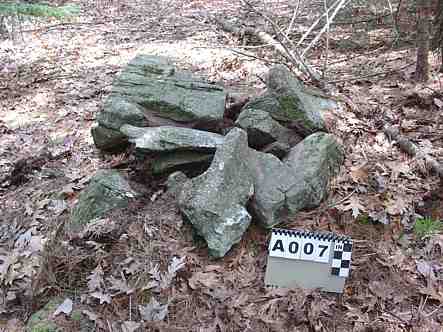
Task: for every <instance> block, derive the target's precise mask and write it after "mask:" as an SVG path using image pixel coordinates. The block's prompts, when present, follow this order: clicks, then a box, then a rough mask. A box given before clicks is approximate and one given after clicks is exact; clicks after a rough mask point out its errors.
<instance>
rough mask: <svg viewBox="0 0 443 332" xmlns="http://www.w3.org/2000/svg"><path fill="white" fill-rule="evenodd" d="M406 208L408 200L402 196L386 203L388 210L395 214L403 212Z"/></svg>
mask: <svg viewBox="0 0 443 332" xmlns="http://www.w3.org/2000/svg"><path fill="white" fill-rule="evenodd" d="M406 209H407V202H406V201H405V200H404V199H403V197H400V196H399V197H397V198H395V199H393V200H390V201H389V202H388V203H387V204H386V212H388V213H389V214H390V215H393V216H395V215H400V214H402V213H403V212H404V211H406Z"/></svg>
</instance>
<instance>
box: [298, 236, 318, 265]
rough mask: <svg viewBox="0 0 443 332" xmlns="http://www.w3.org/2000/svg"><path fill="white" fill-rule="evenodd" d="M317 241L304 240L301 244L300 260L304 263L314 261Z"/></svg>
mask: <svg viewBox="0 0 443 332" xmlns="http://www.w3.org/2000/svg"><path fill="white" fill-rule="evenodd" d="M317 243H318V240H316V239H314V238H309V237H307V238H304V239H303V242H302V248H301V249H302V250H301V254H300V259H303V260H305V261H315V252H316V248H317V246H318V244H317Z"/></svg>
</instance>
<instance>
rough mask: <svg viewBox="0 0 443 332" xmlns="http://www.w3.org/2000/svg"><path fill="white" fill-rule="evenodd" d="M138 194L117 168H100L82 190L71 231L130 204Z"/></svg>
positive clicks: (72, 220) (73, 213)
mask: <svg viewBox="0 0 443 332" xmlns="http://www.w3.org/2000/svg"><path fill="white" fill-rule="evenodd" d="M136 196H138V193H137V192H135V191H134V190H132V188H131V186H130V185H129V183H128V182H127V181H126V180H125V178H123V176H121V175H120V174H119V173H118V172H117V171H115V170H100V171H98V172H97V174H96V175H94V177H92V178H91V182H90V184H89V186H88V187H87V188H86V189H85V190H84V191H83V192H81V194H80V196H79V199H78V202H77V205H76V206H75V207H74V209H73V211H72V215H71V220H70V222H69V224H68V227H69V230H70V231H78V230H79V229H80V228H81V227H82V226H84V225H85V224H87V223H88V222H89V221H91V220H92V219H95V218H99V217H101V216H103V215H104V214H105V213H106V212H108V211H110V210H112V209H115V208H124V207H127V206H128V203H129V200H130V199H131V198H135V197H136Z"/></svg>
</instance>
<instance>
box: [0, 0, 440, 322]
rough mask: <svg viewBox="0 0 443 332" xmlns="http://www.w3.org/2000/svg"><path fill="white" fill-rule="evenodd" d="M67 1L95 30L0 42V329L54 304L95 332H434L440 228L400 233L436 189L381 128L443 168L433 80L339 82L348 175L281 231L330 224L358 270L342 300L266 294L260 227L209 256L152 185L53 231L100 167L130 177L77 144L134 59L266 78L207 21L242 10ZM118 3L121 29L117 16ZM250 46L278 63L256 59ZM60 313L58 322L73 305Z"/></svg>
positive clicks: (220, 76)
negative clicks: (154, 58)
mask: <svg viewBox="0 0 443 332" xmlns="http://www.w3.org/2000/svg"><path fill="white" fill-rule="evenodd" d="M77 2H78V3H80V5H81V6H82V11H83V14H82V17H81V19H84V21H80V22H89V23H91V24H79V25H78V28H76V29H72V30H71V29H64V28H63V29H62V30H57V29H54V30H52V31H51V30H47V31H46V30H44V25H43V30H42V31H43V32H42V33H40V32H36V33H34V34H33V35H32V36H30V35H26V34H25V35H24V38H26V43H16V45H12V44H9V43H8V42H3V41H2V42H1V43H0V57H2V58H3V57H6V58H8V61H7V62H6V63H9V65H8V66H7V68H6V70H3V71H2V73H1V75H2V78H4V77H6V76H7V79H5V80H4V81H5V82H8V83H7V85H6V88H5V89H3V85H2V89H1V90H0V97H1V98H0V115H2V116H1V118H2V119H3V120H2V121H1V122H0V130H1V133H2V138H1V139H2V145H1V146H0V180H1V181H0V203H1V207H2V209H1V212H0V213H1V215H0V220H1V223H0V239H1V243H0V291H1V295H2V296H1V300H0V312H1V313H2V314H3V315H7V316H5V317H7V322H6V323H5V324H3V323H1V324H2V325H0V328H3V325H4V326H8V327H7V328H10V327H11V326H14V328H15V326H19V325H14V324H13V323H11V322H14V320H17V317H18V318H19V321H26V319H27V318H28V317H29V315H30V314H31V313H32V312H33V309H32V308H36V307H39V306H41V305H43V304H44V303H45V302H47V300H48V299H49V297H50V295H51V294H60V295H65V298H68V297H69V298H72V302H73V303H74V305H75V304H78V303H81V304H82V305H83V306H85V308H87V309H84V310H83V313H84V315H85V317H88V319H89V320H91V321H93V322H94V324H95V325H96V326H97V328H98V330H103V331H105V330H109V329H110V327H116V328H115V329H116V330H118V328H120V329H121V330H122V331H137V329H138V330H143V329H145V330H152V331H154V330H160V331H174V330H178V331H184V330H185V331H186V330H188V331H189V330H195V331H197V330H201V331H283V330H288V331H290V330H294V331H308V330H314V331H329V330H337V331H351V330H355V331H370V330H383V331H410V330H417V331H418V330H420V331H437V330H438V328H439V327H441V324H442V323H443V307H442V304H443V302H442V301H443V293H442V292H443V285H442V280H443V263H442V258H441V257H442V253H443V240H442V235H441V234H435V235H433V236H431V237H430V238H428V239H426V240H420V239H418V238H416V237H415V236H414V234H413V232H412V227H411V225H413V223H414V221H415V220H416V219H417V215H418V214H422V215H425V214H432V215H437V216H441V215H443V213H442V212H441V211H442V209H443V207H442V205H441V204H440V205H438V204H437V203H435V204H434V203H433V204H432V205H429V204H428V202H430V201H431V200H430V197H440V196H438V195H439V191H438V187H439V186H441V184H440V183H439V182H438V179H437V178H436V177H435V176H433V174H432V173H430V172H429V167H428V165H426V163H424V162H423V160H422V159H421V158H420V157H421V156H420V155H418V156H416V157H415V158H410V157H409V156H407V155H405V154H404V153H403V152H401V150H400V149H399V148H398V147H397V145H396V144H395V142H394V141H390V140H389V139H388V138H387V137H386V136H385V135H384V134H383V132H382V131H381V130H380V119H383V121H388V122H389V124H391V125H396V126H398V127H399V128H400V129H401V130H402V132H403V133H404V134H405V135H407V136H408V138H410V139H411V140H413V141H414V142H416V143H417V145H418V146H419V147H420V149H421V153H422V154H429V155H432V156H433V157H435V158H436V159H437V160H439V161H440V162H442V161H443V145H442V142H443V140H441V137H442V136H441V135H442V130H443V127H442V126H441V123H443V122H442V121H441V119H442V117H443V114H442V100H443V97H442V96H441V94H439V93H435V92H434V91H439V88H438V84H439V80H440V79H441V77H439V76H438V75H437V79H436V80H434V81H432V82H431V83H430V84H429V88H431V89H432V90H431V89H425V88H423V87H421V86H414V84H412V83H409V82H410V81H409V80H410V77H409V76H408V75H410V74H408V70H405V71H399V72H394V73H393V74H392V75H386V76H384V77H383V79H374V80H360V81H358V80H357V81H353V82H343V83H340V84H339V85H340V90H341V91H343V93H344V94H346V95H348V97H350V99H351V100H352V102H353V104H354V106H355V107H353V108H352V109H347V108H346V109H345V111H344V112H342V113H340V114H336V118H337V119H338V120H337V123H336V124H335V127H334V128H333V132H334V134H336V135H337V136H339V137H341V138H342V140H343V142H344V146H345V148H346V159H347V160H346V164H345V167H344V168H343V169H342V171H341V173H340V174H339V176H338V177H337V178H336V180H335V182H334V183H332V192H331V195H330V197H329V198H328V200H327V201H326V202H325V203H324V204H323V205H322V206H321V207H320V208H318V209H316V210H313V211H311V212H302V213H300V214H299V215H298V216H297V217H296V218H294V219H293V220H290V221H288V223H287V225H286V226H287V227H298V228H308V229H314V230H322V229H324V230H331V231H336V232H339V233H345V234H347V235H350V236H351V237H352V238H353V239H354V240H355V243H356V245H355V252H354V257H353V272H352V275H351V277H350V278H349V280H348V282H347V285H346V289H345V292H344V294H343V296H341V297H337V296H335V295H332V294H325V293H320V292H318V291H315V290H314V291H304V290H300V289H296V290H288V289H267V288H265V287H264V285H263V277H264V269H265V266H266V248H267V240H268V233H267V232H266V231H264V230H262V229H260V228H258V227H251V229H250V230H248V232H247V234H246V235H245V237H244V239H243V240H242V241H241V242H240V243H239V245H238V246H236V247H235V248H234V249H233V250H232V252H231V253H229V254H228V256H227V257H225V258H224V259H223V260H220V261H216V262H214V261H211V260H209V259H208V257H207V250H206V249H205V248H204V247H202V246H201V245H200V243H199V242H198V241H195V234H193V231H192V228H191V227H190V226H189V225H188V224H187V223H183V222H182V219H181V216H180V215H179V213H178V211H177V207H176V206H175V204H174V199H173V198H172V197H170V196H169V195H168V194H167V193H164V192H163V184H162V183H161V181H160V182H155V181H154V182H153V183H152V184H150V185H149V186H148V187H147V188H145V189H144V196H143V198H140V200H139V201H138V202H136V203H134V206H130V207H129V208H127V209H124V210H122V211H116V212H112V213H111V214H110V215H108V216H106V217H105V218H103V219H100V220H96V221H95V222H94V223H91V225H89V226H88V228H87V229H86V230H85V232H84V233H83V234H79V236H78V238H69V239H68V238H60V237H59V236H56V235H58V234H59V233H58V229H59V226H60V225H62V224H63V223H64V222H66V220H67V218H68V213H69V210H70V208H71V207H72V206H73V205H74V204H75V201H76V198H77V196H78V193H79V191H80V190H82V189H83V188H84V187H85V185H86V184H87V183H88V181H89V179H90V177H91V176H92V174H93V173H94V172H95V170H97V169H99V168H106V167H117V168H121V167H123V168H125V169H126V170H127V171H128V172H132V174H135V175H137V174H140V173H141V172H142V170H141V169H139V168H137V167H138V166H137V165H134V162H133V160H129V159H128V160H125V158H127V157H128V156H125V155H121V156H114V157H112V158H106V157H101V156H99V155H98V153H97V152H96V151H95V148H94V147H93V144H92V142H91V139H90V136H89V131H90V128H91V126H92V122H91V120H92V119H94V117H95V114H97V112H98V110H100V108H101V107H102V103H103V100H104V98H105V97H106V95H107V94H108V93H109V91H110V86H111V83H112V80H113V78H114V77H115V75H116V74H117V73H118V71H119V70H120V69H121V68H122V66H124V64H125V63H127V61H128V60H129V59H131V58H132V57H133V56H134V55H135V54H137V53H139V52H150V53H155V54H163V55H170V56H175V57H177V58H178V61H179V63H180V64H181V65H182V66H183V67H184V68H188V69H191V70H193V71H194V72H197V73H199V74H205V75H206V76H207V77H208V78H209V79H210V80H212V81H214V82H216V81H220V80H224V82H226V83H227V84H229V85H230V88H232V89H234V90H235V89H241V88H242V87H244V86H242V85H241V84H243V85H244V84H247V85H249V87H253V89H256V91H259V90H260V89H261V88H262V87H263V85H262V83H261V82H260V80H259V79H258V78H257V76H260V75H264V73H266V71H267V68H268V65H267V64H266V63H263V62H260V61H259V60H257V59H251V58H247V57H244V56H242V55H239V53H235V52H231V51H228V50H226V49H225V48H226V46H228V47H229V48H235V47H236V46H237V45H238V40H236V39H235V38H232V37H230V36H226V35H223V34H221V33H219V32H216V31H215V29H214V27H213V26H212V25H209V26H208V24H210V23H208V22H207V21H206V14H207V13H209V12H211V13H219V14H221V13H223V14H224V15H228V16H229V15H230V16H232V17H237V16H238V15H242V13H243V12H242V8H241V7H239V3H238V2H230V1H211V2H209V1H190V2H189V1H172V2H171V3H168V4H166V3H163V2H157V1H153V2H152V3H145V4H144V6H137V10H134V4H132V3H128V4H126V5H125V6H126V7H125V8H123V7H122V6H120V7H119V6H118V5H117V4H116V3H115V4H113V5H111V6H110V7H108V8H104V10H103V11H102V12H101V13H100V14H99V13H97V11H96V8H94V6H93V5H92V3H91V2H87V1H77ZM279 8H282V9H283V10H284V9H285V7H284V6H283V7H278V6H277V7H276V8H275V10H276V12H278V9H279ZM117 9H118V10H120V12H119V13H120V14H119V15H123V16H122V17H124V19H122V20H119V21H117V22H114V23H113V22H112V20H111V18H112V17H113V16H114V15H116V11H117ZM91 12H93V13H96V15H97V16H96V17H93V16H91V15H90V13H91ZM153 13H157V14H156V15H154V14H153ZM281 17H282V18H283V17H285V16H284V15H282V16H281ZM98 18H99V20H97V19H98ZM94 20H95V21H94ZM191 22H192V24H190V23H191ZM343 33H344V34H345V33H346V32H345V31H343ZM185 39H186V41H184V40H185ZM155 40H157V42H153V41H155ZM159 40H161V41H159ZM208 45H211V46H218V47H220V48H219V49H218V51H217V50H215V51H214V49H213V48H212V49H210V48H208ZM178 49H179V50H181V53H177V50H178ZM10 50H14V52H15V57H14V59H11V58H10V57H9V56H8V54H9V53H10ZM314 52H318V51H317V50H314ZM331 52H333V51H331ZM386 53H389V52H386ZM256 54H257V55H258V56H259V57H263V58H265V59H266V58H268V59H272V58H273V56H272V54H270V53H269V52H268V51H266V50H260V49H258V50H257V53H256ZM334 56H336V57H337V59H340V58H341V57H342V56H343V55H342V54H340V53H339V52H337V53H335V54H334ZM392 56H393V57H394V58H395V57H396V58H398V59H403V60H396V61H395V62H394V61H393V62H390V63H389V65H391V66H395V65H397V66H403V65H404V63H403V62H402V61H405V60H406V58H407V53H405V52H403V53H401V52H397V51H395V50H392ZM366 60H367V61H369V63H370V64H371V66H375V67H376V66H380V67H382V66H385V62H386V59H385V58H384V57H383V56H380V57H377V54H376V53H375V54H374V55H373V56H372V57H371V56H370V55H368V56H367V57H366ZM366 60H365V61H366ZM364 63H365V62H363V57H360V58H355V60H352V59H351V60H347V62H346V66H337V68H336V69H337V70H336V71H335V68H331V70H330V71H329V73H330V75H336V78H342V76H343V74H344V75H345V76H346V75H348V74H349V73H346V72H343V70H348V71H351V70H353V69H355V68H359V67H360V68H363V67H365V66H367V65H363V64H364ZM365 68H369V67H365ZM394 69H395V68H394ZM18 70H20V76H19V75H18ZM332 78H333V79H334V77H332ZM66 128H69V130H67V129H66ZM43 148H47V149H48V151H49V153H50V156H51V158H44V159H41V158H40V159H39V163H40V164H39V165H38V166H39V167H25V168H24V169H26V173H23V174H21V175H23V176H22V178H21V179H22V180H25V181H21V182H20V184H19V185H11V183H10V181H6V180H7V179H8V177H9V176H10V175H11V173H12V172H13V171H14V169H17V167H16V166H17V162H18V161H20V160H29V158H30V157H34V156H35V155H36V153H35V151H40V150H41V151H43V150H42V149H43ZM48 169H49V170H50V171H52V172H49V173H48V172H47V170H48ZM57 171H61V172H57ZM5 179H6V180H5ZM4 180H5V181H4ZM42 188H44V190H42ZM432 202H438V199H435V200H433V201H432ZM428 205H429V206H428ZM72 293H73V294H76V296H75V297H71V296H70V295H68V294H72ZM31 304H32V305H31ZM59 309H60V310H59V311H60V313H61V312H64V313H67V312H69V311H70V304H69V303H67V304H65V305H64V306H63V305H62V307H61V308H60V307H59ZM59 316H60V315H59ZM22 330H23V329H22ZM8 331H14V329H10V330H8Z"/></svg>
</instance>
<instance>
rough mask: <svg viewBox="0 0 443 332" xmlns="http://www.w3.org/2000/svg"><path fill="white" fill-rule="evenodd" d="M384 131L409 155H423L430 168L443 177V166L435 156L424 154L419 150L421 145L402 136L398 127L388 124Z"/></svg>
mask: <svg viewBox="0 0 443 332" xmlns="http://www.w3.org/2000/svg"><path fill="white" fill-rule="evenodd" d="M383 132H384V133H385V135H386V136H387V137H388V138H389V139H393V140H396V141H397V144H398V146H399V147H400V149H401V150H402V151H403V152H406V153H407V154H408V155H410V156H412V157H415V156H418V157H422V158H423V159H424V160H425V162H426V164H427V165H429V167H430V169H431V170H432V171H433V172H435V173H436V174H437V175H438V176H439V177H440V179H443V166H442V165H441V164H440V163H439V162H438V161H436V160H435V159H434V158H432V157H430V156H428V155H427V154H424V155H422V154H421V153H420V151H419V147H418V146H417V145H415V144H414V143H412V142H411V141H410V140H409V139H407V138H406V137H404V136H401V135H400V133H399V132H398V129H395V128H392V127H389V126H386V127H385V128H384V129H383Z"/></svg>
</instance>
